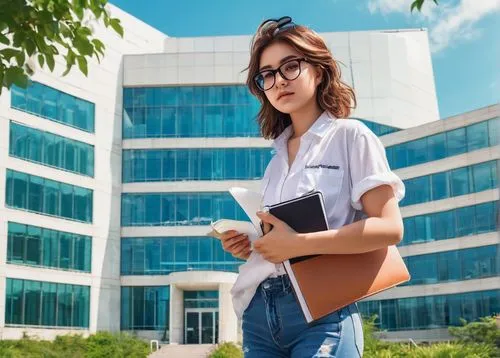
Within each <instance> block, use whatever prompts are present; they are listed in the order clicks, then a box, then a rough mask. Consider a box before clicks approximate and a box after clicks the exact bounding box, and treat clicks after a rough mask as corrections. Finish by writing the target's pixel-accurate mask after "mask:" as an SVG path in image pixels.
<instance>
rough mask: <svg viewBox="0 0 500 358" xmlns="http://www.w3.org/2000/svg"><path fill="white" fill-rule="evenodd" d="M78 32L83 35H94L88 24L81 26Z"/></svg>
mask: <svg viewBox="0 0 500 358" xmlns="http://www.w3.org/2000/svg"><path fill="white" fill-rule="evenodd" d="M77 33H78V34H79V35H80V36H82V37H87V36H90V35H92V30H90V29H89V28H88V27H86V26H82V27H80V28H79V29H78V30H77Z"/></svg>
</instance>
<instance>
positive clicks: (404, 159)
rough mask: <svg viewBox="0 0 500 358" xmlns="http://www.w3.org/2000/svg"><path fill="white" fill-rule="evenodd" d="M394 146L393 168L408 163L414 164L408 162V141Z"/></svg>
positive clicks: (401, 166)
mask: <svg viewBox="0 0 500 358" xmlns="http://www.w3.org/2000/svg"><path fill="white" fill-rule="evenodd" d="M393 148H394V153H393V155H394V164H393V169H398V168H404V167H407V166H408V165H412V164H411V163H409V162H408V150H407V143H401V144H398V145H396V146H394V147H393Z"/></svg>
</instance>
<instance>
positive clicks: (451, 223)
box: [432, 211, 456, 240]
mask: <svg viewBox="0 0 500 358" xmlns="http://www.w3.org/2000/svg"><path fill="white" fill-rule="evenodd" d="M432 218H433V221H434V225H433V226H434V228H433V234H434V239H435V240H445V239H451V238H454V237H455V234H456V233H455V215H454V212H453V211H443V212H440V213H435V214H433V215H432Z"/></svg>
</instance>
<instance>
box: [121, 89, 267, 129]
mask: <svg viewBox="0 0 500 358" xmlns="http://www.w3.org/2000/svg"><path fill="white" fill-rule="evenodd" d="M238 103H240V104H239V105H238ZM259 106H260V104H259V103H258V101H257V100H256V99H255V98H253V97H251V96H250V95H249V93H248V90H247V89H246V87H245V86H196V87H189V86H183V87H165V88H135V89H124V117H123V118H124V119H123V121H124V123H123V128H124V129H123V135H124V138H144V137H159V136H161V137H181V136H184V137H210V136H214V137H220V136H223V135H227V136H254V137H256V136H259V128H258V126H257V124H256V123H255V120H254V118H255V115H256V114H257V111H258V108H259ZM236 116H238V118H236ZM224 124H226V125H229V127H228V128H226V129H224ZM158 127H159V128H160V130H158Z"/></svg>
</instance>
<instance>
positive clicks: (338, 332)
mask: <svg viewBox="0 0 500 358" xmlns="http://www.w3.org/2000/svg"><path fill="white" fill-rule="evenodd" d="M332 289H335V288H332ZM243 352H244V354H245V358H276V357H291V358H310V357H318V358H319V357H337V358H356V357H361V356H362V355H363V329H362V324H361V316H360V314H359V312H358V309H357V306H356V304H352V305H349V306H347V307H344V308H342V309H339V310H338V311H336V312H333V313H331V314H329V315H328V316H325V317H323V318H321V319H319V320H317V321H315V322H313V323H311V324H309V325H308V324H307V322H306V320H305V318H304V315H303V313H302V310H301V309H300V306H299V304H298V303H297V300H296V298H295V295H294V293H293V291H292V286H291V283H290V279H289V278H288V275H284V276H279V277H275V278H268V279H266V280H265V281H263V282H262V283H261V284H260V286H259V288H258V289H257V292H256V293H255V295H254V297H253V299H252V301H251V302H250V304H249V306H248V307H247V309H246V310H245V312H244V314H243Z"/></svg>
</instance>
